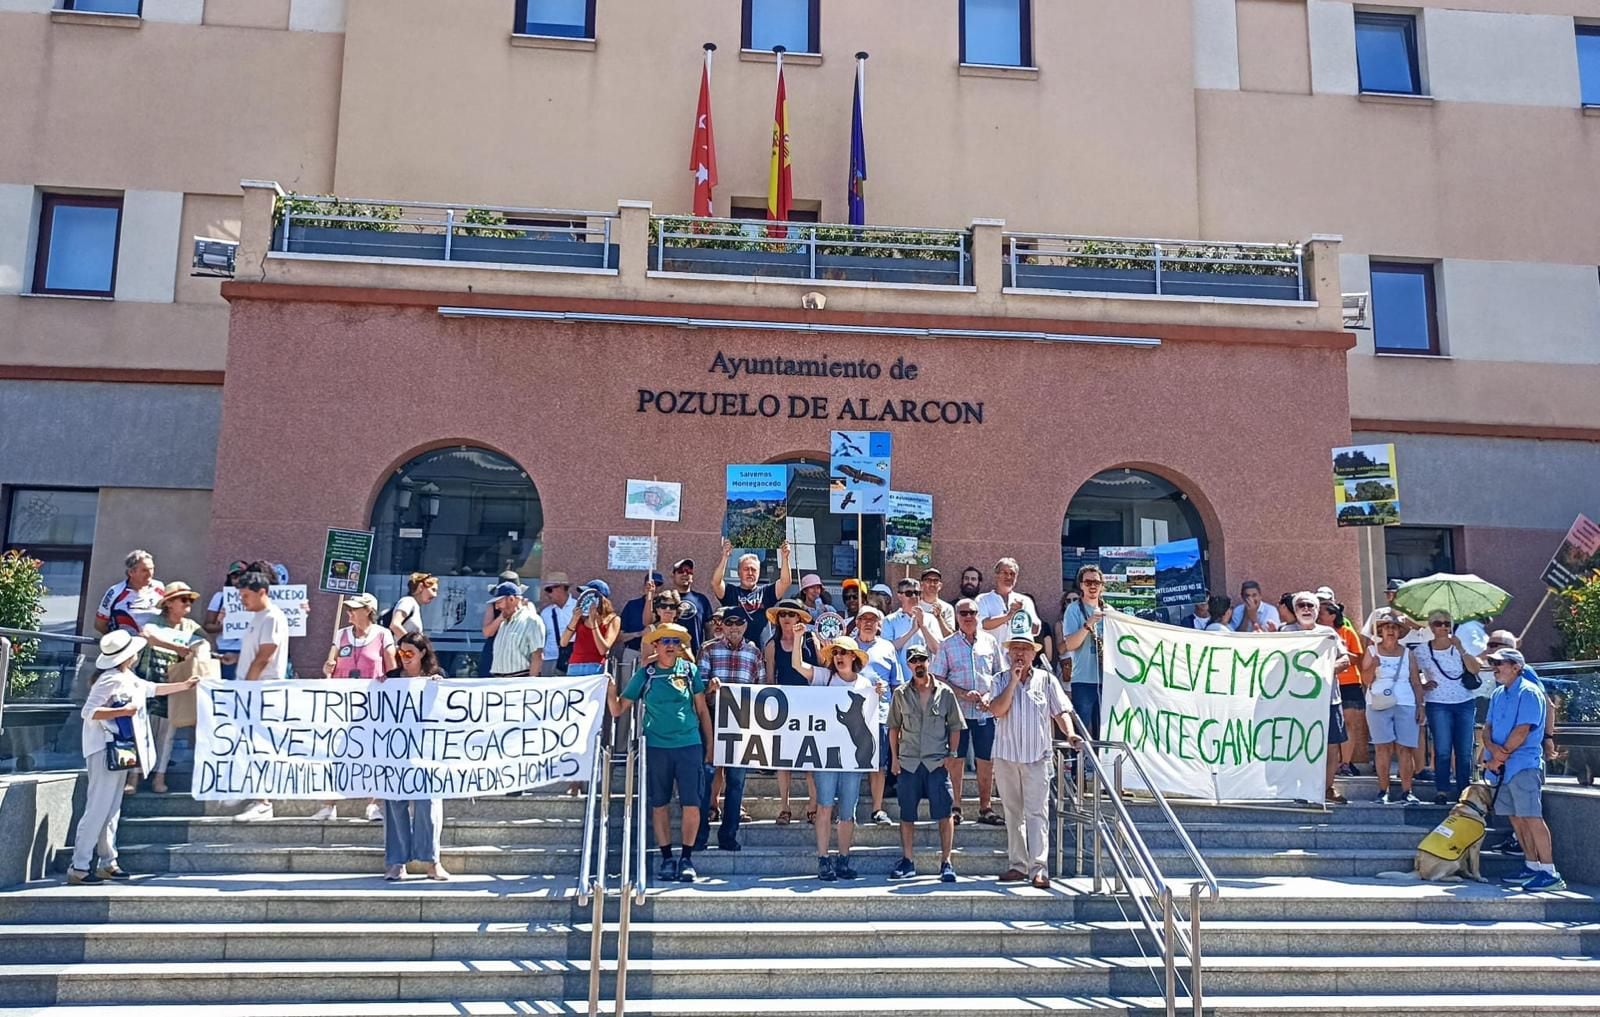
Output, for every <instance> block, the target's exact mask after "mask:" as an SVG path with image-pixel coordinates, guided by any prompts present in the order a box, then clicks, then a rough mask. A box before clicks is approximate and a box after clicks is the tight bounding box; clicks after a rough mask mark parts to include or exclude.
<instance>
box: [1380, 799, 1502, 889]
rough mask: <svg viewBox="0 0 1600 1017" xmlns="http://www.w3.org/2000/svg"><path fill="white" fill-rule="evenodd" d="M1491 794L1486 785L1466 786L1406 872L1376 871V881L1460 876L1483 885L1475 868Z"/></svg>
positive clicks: (1437, 880) (1424, 840)
mask: <svg viewBox="0 0 1600 1017" xmlns="http://www.w3.org/2000/svg"><path fill="white" fill-rule="evenodd" d="M1494 799H1495V792H1494V791H1493V789H1491V788H1490V787H1489V785H1488V784H1484V783H1481V782H1480V783H1475V784H1468V785H1467V786H1466V788H1465V789H1464V790H1463V791H1462V792H1461V797H1460V799H1458V800H1457V801H1456V804H1455V805H1454V806H1453V807H1452V808H1451V809H1450V814H1449V815H1448V816H1446V817H1445V819H1444V821H1443V822H1441V823H1440V824H1439V825H1438V826H1436V827H1434V828H1433V829H1432V830H1431V831H1429V832H1428V835H1427V836H1426V837H1424V838H1422V843H1421V844H1418V845H1417V854H1416V857H1415V858H1414V859H1413V860H1412V863H1411V871H1410V872H1380V873H1378V878H1379V879H1395V880H1399V879H1418V880H1427V881H1428V882H1432V883H1442V882H1453V881H1455V880H1457V879H1459V878H1460V877H1461V876H1465V877H1466V878H1468V879H1471V880H1474V881H1475V882H1479V883H1482V882H1484V878H1483V873H1482V871H1481V870H1480V868H1479V862H1480V858H1479V854H1480V852H1481V851H1482V849H1483V836H1484V833H1485V831H1486V830H1487V829H1488V825H1489V815H1490V813H1491V812H1493V811H1494Z"/></svg>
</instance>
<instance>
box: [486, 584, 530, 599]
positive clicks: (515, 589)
mask: <svg viewBox="0 0 1600 1017" xmlns="http://www.w3.org/2000/svg"><path fill="white" fill-rule="evenodd" d="M489 592H490V593H492V594H494V596H496V597H520V596H522V595H523V594H524V593H526V592H528V588H527V587H526V586H523V585H522V584H521V583H499V584H497V585H496V586H495V588H494V589H492V590H490V591H489Z"/></svg>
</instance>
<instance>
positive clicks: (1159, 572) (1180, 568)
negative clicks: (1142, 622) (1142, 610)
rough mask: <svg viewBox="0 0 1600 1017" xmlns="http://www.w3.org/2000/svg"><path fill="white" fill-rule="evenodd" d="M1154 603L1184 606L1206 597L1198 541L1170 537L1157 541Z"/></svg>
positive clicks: (1167, 605)
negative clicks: (1170, 540)
mask: <svg viewBox="0 0 1600 1017" xmlns="http://www.w3.org/2000/svg"><path fill="white" fill-rule="evenodd" d="M1152 550H1153V551H1154V553H1155V558H1156V606H1157V607H1188V606H1189V605H1191V604H1198V603H1199V602H1200V601H1202V600H1204V599H1206V570H1205V565H1204V563H1203V562H1202V561H1201V559H1200V541H1198V540H1196V539H1194V538H1193V537H1190V538H1189V539H1188V540H1174V541H1172V542H1171V543H1167V544H1157V545H1156V546H1155V547H1154V548H1153V549H1152Z"/></svg>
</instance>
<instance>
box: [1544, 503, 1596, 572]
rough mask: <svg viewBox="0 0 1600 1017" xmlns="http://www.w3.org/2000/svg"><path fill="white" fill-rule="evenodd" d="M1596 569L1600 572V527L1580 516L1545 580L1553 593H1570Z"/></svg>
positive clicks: (1551, 564)
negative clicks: (1559, 591) (1554, 591)
mask: <svg viewBox="0 0 1600 1017" xmlns="http://www.w3.org/2000/svg"><path fill="white" fill-rule="evenodd" d="M1595 569H1600V526H1596V525H1595V524H1594V521H1593V520H1592V519H1590V518H1589V517H1588V516H1584V515H1580V516H1579V517H1578V518H1577V519H1576V520H1574V521H1573V523H1572V528H1571V529H1569V530H1568V531H1567V535H1566V537H1564V538H1562V541H1561V546H1560V547H1558V548H1556V553H1555V554H1554V555H1552V556H1551V558H1550V564H1549V565H1546V566H1545V569H1544V575H1543V576H1542V577H1541V578H1543V579H1544V581H1545V585H1547V586H1549V587H1550V588H1551V589H1553V590H1566V589H1570V588H1571V587H1573V586H1576V585H1578V583H1579V581H1581V580H1582V579H1583V578H1584V577H1585V576H1587V575H1588V574H1589V573H1590V572H1592V571H1594V570H1595Z"/></svg>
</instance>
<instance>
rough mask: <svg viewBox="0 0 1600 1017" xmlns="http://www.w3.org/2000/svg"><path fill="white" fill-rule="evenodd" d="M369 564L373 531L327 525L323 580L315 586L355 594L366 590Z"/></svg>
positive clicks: (328, 591) (351, 595)
mask: <svg viewBox="0 0 1600 1017" xmlns="http://www.w3.org/2000/svg"><path fill="white" fill-rule="evenodd" d="M371 565H372V531H371V530H340V529H336V528H334V527H332V526H330V527H328V537H327V540H326V541H325V542H324V544H323V549H322V581H321V582H320V583H319V584H318V585H317V589H319V590H321V591H322V592H323V593H337V594H339V595H341V596H345V597H354V596H357V595H358V594H361V593H363V592H365V590H366V588H367V573H368V572H370V571H371Z"/></svg>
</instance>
